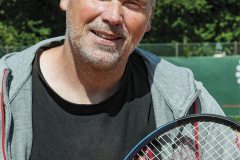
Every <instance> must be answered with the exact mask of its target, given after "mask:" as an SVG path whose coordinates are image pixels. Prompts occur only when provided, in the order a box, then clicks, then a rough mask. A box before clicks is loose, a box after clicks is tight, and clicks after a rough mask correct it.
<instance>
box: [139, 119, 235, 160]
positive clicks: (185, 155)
mask: <svg viewBox="0 0 240 160" xmlns="http://www.w3.org/2000/svg"><path fill="white" fill-rule="evenodd" d="M196 130H197V132H196ZM196 139H197V140H196ZM239 139H240V138H239V137H238V135H237V134H236V133H235V132H234V131H233V130H232V129H231V128H229V127H226V126H223V125H221V124H217V123H213V122H197V125H194V124H187V125H182V126H179V127H177V128H174V129H172V130H169V131H167V132H165V133H164V134H162V135H160V136H159V137H156V138H155V139H154V140H152V141H150V142H149V144H148V145H146V146H145V148H147V149H142V150H141V153H138V154H137V155H138V158H135V160H182V159H184V160H200V159H201V160H205V159H206V160H218V159H219V160H222V159H224V160H225V159H227V160H228V159H240V149H239V147H240V143H239ZM146 150H147V152H146ZM223 153H224V154H223ZM150 155H151V156H150ZM222 155H224V157H222Z"/></svg>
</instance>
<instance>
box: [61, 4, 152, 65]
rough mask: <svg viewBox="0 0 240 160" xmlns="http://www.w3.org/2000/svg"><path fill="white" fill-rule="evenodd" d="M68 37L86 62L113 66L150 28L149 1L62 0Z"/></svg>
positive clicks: (75, 50)
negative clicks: (65, 12) (65, 13)
mask: <svg viewBox="0 0 240 160" xmlns="http://www.w3.org/2000/svg"><path fill="white" fill-rule="evenodd" d="M60 6H61V8H62V9H63V10H66V11H67V36H68V39H69V41H70V44H71V46H72V49H73V51H74V52H75V53H76V54H77V56H80V57H81V58H82V59H83V60H84V61H85V62H90V63H91V64H95V65H98V66H99V65H100V66H113V65H114V64H116V62H121V61H124V60H125V62H126V60H127V58H128V56H129V55H130V54H131V52H132V51H133V50H134V48H135V47H136V46H137V45H138V43H139V42H140V41H141V39H142V37H143V35H144V33H145V32H147V31H149V30H150V20H151V15H152V12H153V10H154V6H152V3H151V0H61V4H60Z"/></svg>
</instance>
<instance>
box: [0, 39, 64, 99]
mask: <svg viewBox="0 0 240 160" xmlns="http://www.w3.org/2000/svg"><path fill="white" fill-rule="evenodd" d="M64 38H65V37H64V36H61V37H56V38H52V39H47V40H44V41H41V42H39V43H37V44H36V45H34V46H32V47H30V48H28V49H26V50H24V51H21V52H14V53H9V54H6V55H5V56H3V57H2V58H1V60H0V66H1V67H0V77H3V73H4V70H5V69H8V72H10V73H11V74H10V76H8V80H9V81H8V84H7V85H8V87H11V90H10V91H9V93H8V94H9V99H10V101H11V100H12V99H13V98H14V95H16V94H17V92H18V91H19V90H20V88H21V87H22V86H23V85H24V83H25V82H26V80H27V79H28V78H29V77H30V75H31V72H32V63H33V60H34V57H35V53H36V51H37V50H38V49H39V48H40V47H41V46H44V45H48V44H50V43H51V42H53V41H60V40H63V39H64ZM13 55H14V56H13ZM19 68H21V69H19ZM6 76H7V75H6Z"/></svg>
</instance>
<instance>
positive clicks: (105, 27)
mask: <svg viewBox="0 0 240 160" xmlns="http://www.w3.org/2000/svg"><path fill="white" fill-rule="evenodd" d="M88 29H90V30H99V31H107V32H111V33H113V34H116V35H118V36H121V37H126V36H127V33H126V31H125V30H124V29H123V27H122V26H120V25H116V26H112V25H109V24H106V23H101V24H98V23H94V22H92V23H89V24H88Z"/></svg>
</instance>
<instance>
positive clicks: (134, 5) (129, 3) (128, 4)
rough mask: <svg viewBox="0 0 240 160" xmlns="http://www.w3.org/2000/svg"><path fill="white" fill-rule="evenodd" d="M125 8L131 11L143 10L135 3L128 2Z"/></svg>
mask: <svg viewBox="0 0 240 160" xmlns="http://www.w3.org/2000/svg"><path fill="white" fill-rule="evenodd" d="M125 6H126V7H128V8H130V9H140V8H141V6H140V5H139V4H138V3H136V2H134V1H126V2H125Z"/></svg>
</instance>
